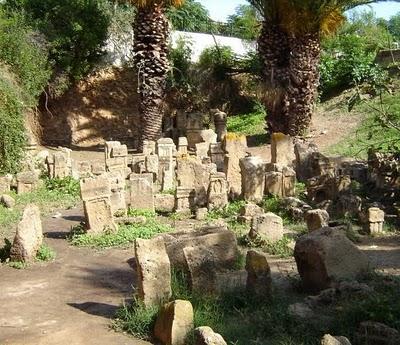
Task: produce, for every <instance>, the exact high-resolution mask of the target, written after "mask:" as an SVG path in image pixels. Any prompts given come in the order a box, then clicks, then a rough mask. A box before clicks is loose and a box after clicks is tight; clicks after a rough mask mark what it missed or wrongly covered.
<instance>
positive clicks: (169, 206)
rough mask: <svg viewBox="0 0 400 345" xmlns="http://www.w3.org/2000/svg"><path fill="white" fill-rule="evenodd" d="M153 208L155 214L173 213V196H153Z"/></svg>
mask: <svg viewBox="0 0 400 345" xmlns="http://www.w3.org/2000/svg"><path fill="white" fill-rule="evenodd" d="M154 206H155V209H156V211H157V212H167V213H171V212H174V209H175V196H174V195H171V194H156V195H154Z"/></svg>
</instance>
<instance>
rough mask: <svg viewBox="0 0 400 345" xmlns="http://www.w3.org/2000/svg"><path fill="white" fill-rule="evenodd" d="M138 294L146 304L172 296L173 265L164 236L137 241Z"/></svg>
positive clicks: (153, 303)
mask: <svg viewBox="0 0 400 345" xmlns="http://www.w3.org/2000/svg"><path fill="white" fill-rule="evenodd" d="M135 257H136V264H137V265H136V267H137V282H138V295H139V298H140V299H141V300H142V301H143V302H144V304H145V305H146V306H149V305H155V304H159V303H162V302H163V301H166V300H168V299H169V298H170V297H171V265H170V261H169V258H168V254H167V252H166V249H165V243H164V240H163V238H162V237H156V238H154V239H151V240H142V239H137V240H136V241H135Z"/></svg>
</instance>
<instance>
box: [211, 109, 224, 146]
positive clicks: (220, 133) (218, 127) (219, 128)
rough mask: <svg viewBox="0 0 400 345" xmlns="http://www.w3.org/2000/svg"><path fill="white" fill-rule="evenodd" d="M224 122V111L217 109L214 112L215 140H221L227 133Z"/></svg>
mask: <svg viewBox="0 0 400 345" xmlns="http://www.w3.org/2000/svg"><path fill="white" fill-rule="evenodd" d="M226 123H227V115H226V113H224V112H222V111H219V110H218V111H216V112H215V113H214V125H215V132H216V133H217V142H221V141H222V140H224V138H225V135H226V133H227V129H226Z"/></svg>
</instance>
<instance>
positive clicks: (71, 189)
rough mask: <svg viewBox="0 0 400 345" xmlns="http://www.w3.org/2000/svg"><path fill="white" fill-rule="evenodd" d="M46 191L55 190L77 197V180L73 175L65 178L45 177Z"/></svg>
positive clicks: (78, 190) (78, 188)
mask: <svg viewBox="0 0 400 345" xmlns="http://www.w3.org/2000/svg"><path fill="white" fill-rule="evenodd" d="M44 182H45V186H46V189H47V190H48V191H55V192H57V193H61V194H64V195H70V196H73V197H76V198H78V197H79V193H80V186H79V180H76V179H74V178H73V177H70V176H68V177H65V178H52V179H51V178H46V179H45V180H44Z"/></svg>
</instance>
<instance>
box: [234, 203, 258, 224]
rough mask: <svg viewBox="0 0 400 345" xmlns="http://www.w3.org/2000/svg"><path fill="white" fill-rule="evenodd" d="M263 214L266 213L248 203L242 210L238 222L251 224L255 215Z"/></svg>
mask: <svg viewBox="0 0 400 345" xmlns="http://www.w3.org/2000/svg"><path fill="white" fill-rule="evenodd" d="M262 213H264V211H263V209H262V208H261V207H260V206H258V205H256V204H253V203H248V204H246V205H244V206H242V207H241V208H240V210H239V216H238V221H240V222H243V223H247V224H250V223H251V220H252V219H253V217H254V216H255V215H257V214H262Z"/></svg>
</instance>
